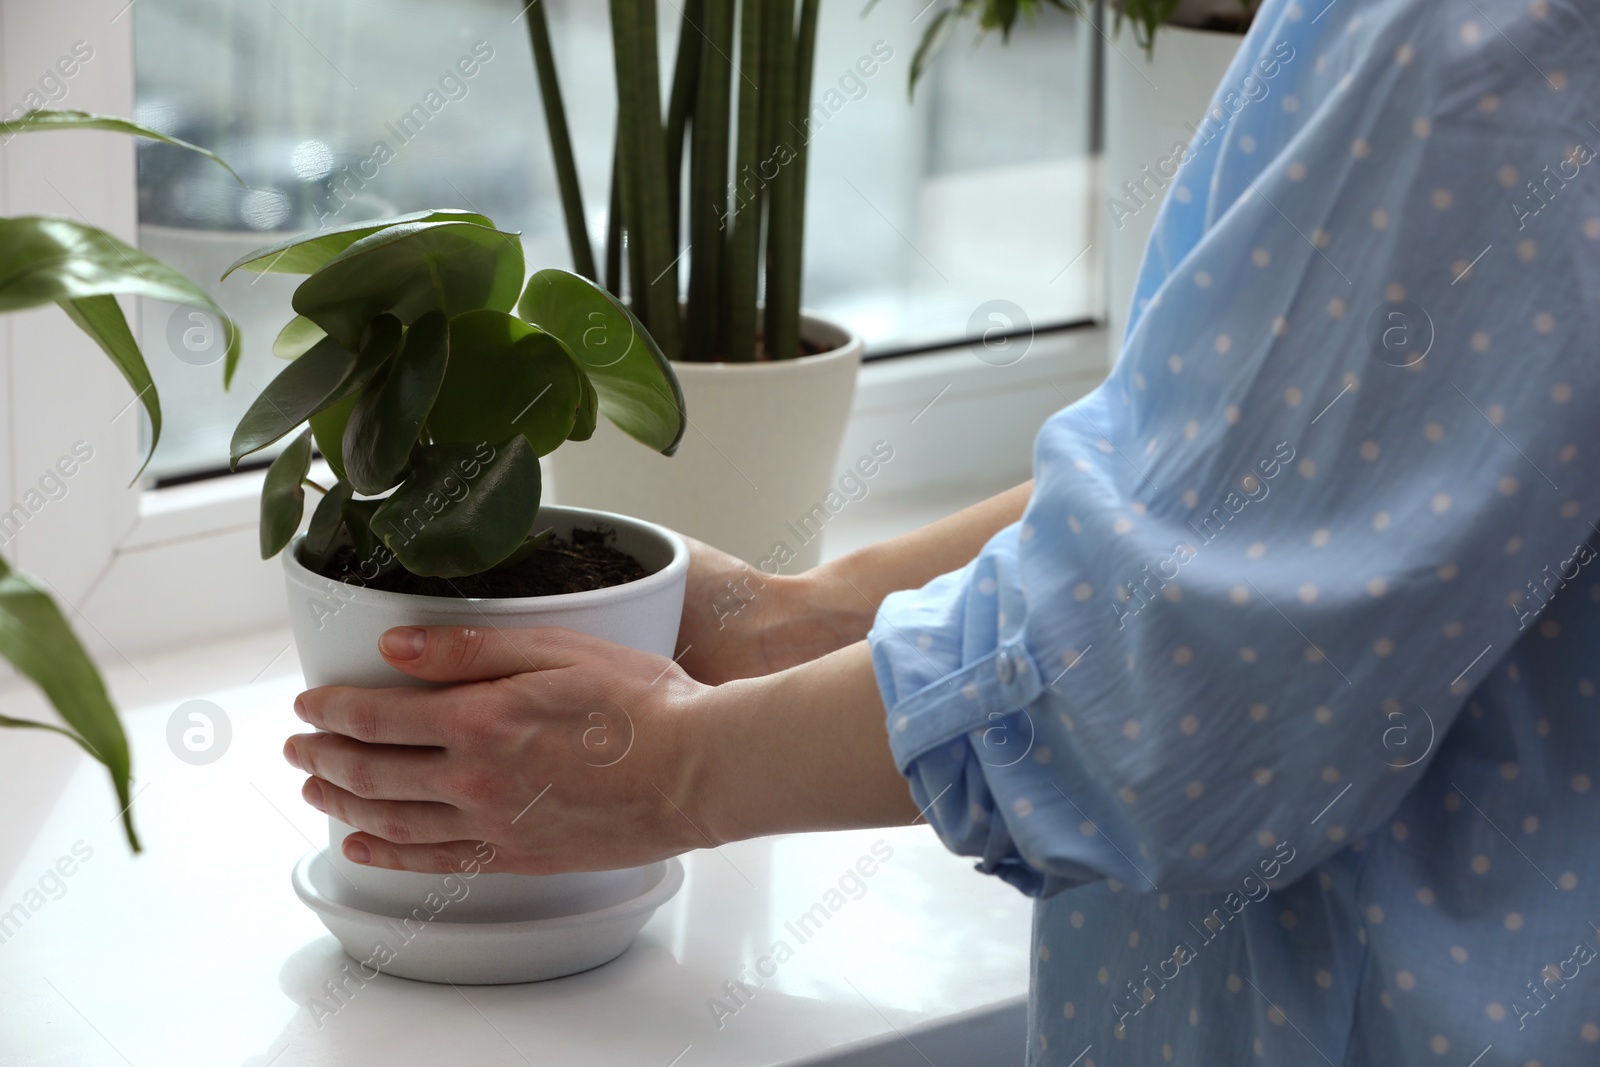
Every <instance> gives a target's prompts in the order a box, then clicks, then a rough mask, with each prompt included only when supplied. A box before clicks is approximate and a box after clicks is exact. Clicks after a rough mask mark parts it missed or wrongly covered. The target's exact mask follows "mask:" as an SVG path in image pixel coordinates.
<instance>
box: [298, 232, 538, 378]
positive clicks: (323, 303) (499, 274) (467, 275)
mask: <svg viewBox="0 0 1600 1067" xmlns="http://www.w3.org/2000/svg"><path fill="white" fill-rule="evenodd" d="M523 270H524V268H523V261H522V243H521V241H520V240H518V238H517V237H516V235H514V234H507V233H501V232H500V231H498V230H491V229H488V228H487V227H484V226H476V225H472V224H470V223H461V222H408V223H404V224H402V225H399V226H391V227H389V228H388V229H386V230H381V231H379V232H378V233H375V234H371V235H370V236H367V237H363V238H362V239H361V240H359V241H357V242H355V243H354V244H352V245H351V246H350V247H349V248H346V249H345V250H344V251H343V252H340V253H339V254H338V255H336V256H334V257H333V258H332V259H330V260H329V261H328V262H327V263H325V264H323V266H322V268H321V269H320V270H318V271H317V273H315V274H313V275H312V276H311V277H309V278H307V279H306V280H305V281H303V282H301V283H300V287H299V288H298V289H296V290H295V291H294V300H293V303H294V309H295V311H297V312H299V313H300V314H301V315H304V316H305V317H306V318H308V319H310V320H311V321H312V322H315V323H316V324H317V325H318V326H320V327H322V328H323V329H324V330H326V331H327V332H328V336H330V337H334V338H337V339H338V340H339V341H340V342H341V343H342V344H343V345H344V346H345V347H346V348H352V349H353V348H355V347H356V346H357V345H359V344H360V342H361V335H362V333H363V331H364V330H365V329H366V326H367V323H368V322H370V321H371V320H372V319H373V318H374V317H375V316H377V315H379V314H383V313H385V312H387V313H390V314H393V315H395V316H397V317H398V318H399V319H400V321H401V322H402V323H404V324H406V325H410V324H411V323H413V322H415V321H416V320H417V319H418V318H420V317H421V316H423V315H425V314H427V313H428V312H430V311H441V312H443V313H444V314H445V316H446V317H449V318H453V317H455V316H456V315H459V314H461V313H462V312H464V311H471V310H473V309H475V308H491V309H493V310H496V311H510V310H511V309H512V308H513V307H514V306H515V305H516V302H517V293H518V292H519V291H520V290H521V288H522V279H523Z"/></svg>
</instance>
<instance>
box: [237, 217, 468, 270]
mask: <svg viewBox="0 0 1600 1067" xmlns="http://www.w3.org/2000/svg"><path fill="white" fill-rule="evenodd" d="M408 222H467V223H471V224H472V225H474V226H486V227H488V228H489V229H491V230H492V229H494V223H492V222H490V221H489V220H488V219H487V218H485V217H484V216H482V215H479V214H478V213H477V212H474V211H457V210H443V211H413V212H412V213H411V214H409V215H396V216H394V217H393V218H388V219H368V220H366V221H364V222H351V223H346V224H345V225H343V226H330V227H329V228H328V229H325V230H314V231H312V232H311V233H303V234H301V235H300V236H298V237H291V238H289V239H288V240H287V241H279V242H278V243H277V244H275V245H268V246H267V247H266V248H258V249H256V250H255V251H254V252H251V253H250V254H249V255H247V256H245V257H244V258H243V259H239V260H236V261H235V262H234V263H233V265H232V266H230V267H229V268H228V269H227V270H225V271H223V272H222V277H223V278H224V279H226V278H227V277H228V275H230V274H232V273H233V272H234V271H236V270H248V271H254V272H255V273H257V274H266V273H269V272H270V273H274V274H312V273H315V272H316V271H317V270H319V269H321V267H322V266H323V264H325V263H327V262H328V261H329V260H330V259H332V258H333V257H334V256H336V255H338V254H339V253H340V252H343V251H344V250H345V249H346V248H349V247H350V246H351V245H353V244H355V243H356V242H357V241H359V240H361V239H362V238H363V237H368V236H371V235H372V234H375V233H377V232H378V231H379V230H387V229H388V228H389V227H391V226H399V225H402V224H404V223H408Z"/></svg>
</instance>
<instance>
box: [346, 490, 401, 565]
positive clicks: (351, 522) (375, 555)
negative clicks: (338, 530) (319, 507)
mask: <svg viewBox="0 0 1600 1067" xmlns="http://www.w3.org/2000/svg"><path fill="white" fill-rule="evenodd" d="M385 503H387V501H386V500H348V501H346V502H345V505H344V526H345V529H347V530H349V531H350V540H351V542H352V543H353V544H354V545H355V549H356V558H357V563H356V567H355V570H356V574H357V575H358V576H359V577H361V578H362V579H363V580H364V581H371V580H372V579H373V578H375V577H377V576H378V575H380V574H388V573H389V572H390V571H392V570H395V569H396V568H398V567H399V566H400V560H399V558H398V557H397V556H395V554H394V553H393V552H390V551H389V550H388V549H387V548H386V547H384V544H383V542H382V541H380V540H378V535H377V534H375V533H373V532H372V520H373V517H374V516H375V515H377V513H378V509H379V508H380V507H382V506H383V505H384V504H385ZM379 560H382V561H383V562H382V563H379V562H378V561H379ZM369 570H371V572H372V573H370V574H369V573H367V572H368V571H369Z"/></svg>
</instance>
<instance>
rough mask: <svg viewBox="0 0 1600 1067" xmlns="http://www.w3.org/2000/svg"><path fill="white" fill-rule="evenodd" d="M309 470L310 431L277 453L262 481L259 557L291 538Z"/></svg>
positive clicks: (269, 554) (274, 551) (302, 509)
mask: <svg viewBox="0 0 1600 1067" xmlns="http://www.w3.org/2000/svg"><path fill="white" fill-rule="evenodd" d="M309 470H311V431H310V430H307V431H305V432H304V433H302V434H301V435H300V436H299V437H296V438H295V439H294V440H293V441H291V442H290V443H289V447H288V448H286V449H284V450H283V451H282V452H280V453H278V458H277V459H275V460H273V461H272V466H270V467H268V468H267V477H266V480H265V481H264V482H262V483H261V531H260V532H261V558H262V559H271V558H272V557H273V556H276V555H277V554H278V553H279V552H282V551H283V550H284V548H285V547H286V546H287V545H288V544H289V542H290V541H291V540H293V539H294V532H295V531H296V530H298V529H299V528H300V519H301V517H302V516H304V514H305V506H306V487H305V485H304V484H302V483H303V482H304V481H305V477H306V472H308V471H309Z"/></svg>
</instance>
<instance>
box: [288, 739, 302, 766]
mask: <svg viewBox="0 0 1600 1067" xmlns="http://www.w3.org/2000/svg"><path fill="white" fill-rule="evenodd" d="M283 758H284V759H286V760H288V761H289V766H291V767H293V768H295V769H296V770H305V768H304V767H302V766H300V753H299V752H297V751H295V747H294V738H292V737H291V738H290V739H289V740H287V741H285V742H284V743H283Z"/></svg>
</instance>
